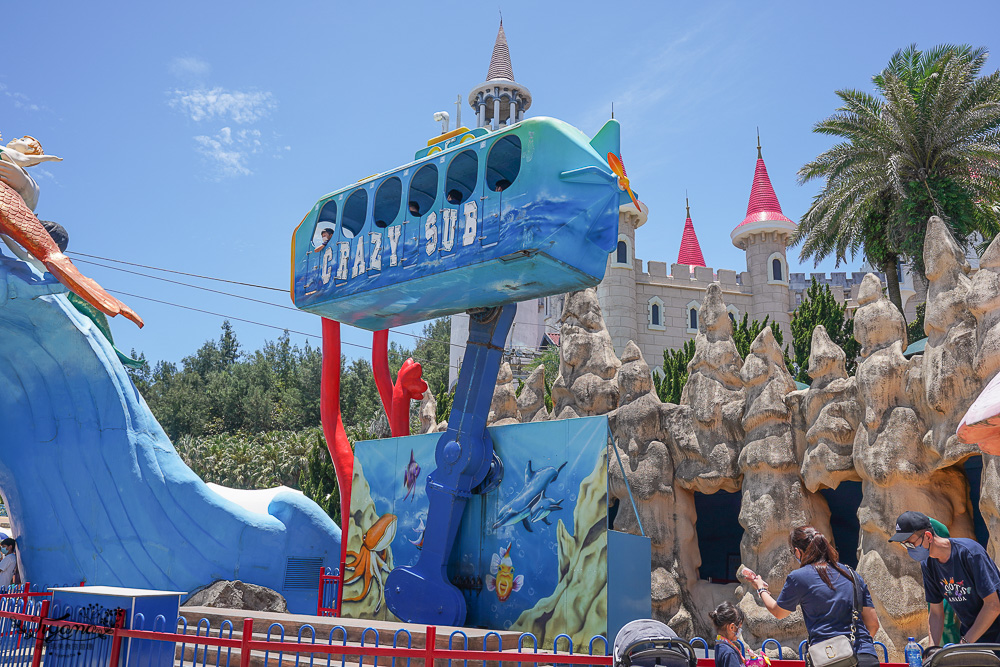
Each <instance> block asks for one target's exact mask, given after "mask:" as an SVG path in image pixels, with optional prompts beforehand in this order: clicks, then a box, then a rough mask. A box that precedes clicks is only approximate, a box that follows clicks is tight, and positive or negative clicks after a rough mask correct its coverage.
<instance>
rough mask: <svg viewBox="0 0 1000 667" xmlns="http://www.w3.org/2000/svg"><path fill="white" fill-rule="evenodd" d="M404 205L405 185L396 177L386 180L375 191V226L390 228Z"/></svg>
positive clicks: (373, 213)
mask: <svg viewBox="0 0 1000 667" xmlns="http://www.w3.org/2000/svg"><path fill="white" fill-rule="evenodd" d="M402 203H403V183H402V182H401V181H400V180H399V178H398V177H396V176H393V177H391V178H387V179H385V181H383V182H382V185H380V186H378V190H376V191H375V206H374V207H373V209H372V217H374V218H375V226H376V227H388V226H389V225H391V224H392V223H394V222H395V221H396V216H398V215H399V207H400V204H402Z"/></svg>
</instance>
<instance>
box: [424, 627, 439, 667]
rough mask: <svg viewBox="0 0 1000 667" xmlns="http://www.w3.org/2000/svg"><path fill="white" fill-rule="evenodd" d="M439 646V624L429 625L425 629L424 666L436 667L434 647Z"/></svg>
mask: <svg viewBox="0 0 1000 667" xmlns="http://www.w3.org/2000/svg"><path fill="white" fill-rule="evenodd" d="M436 648H437V626H434V625H428V626H427V630H425V631H424V667H434V649H436Z"/></svg>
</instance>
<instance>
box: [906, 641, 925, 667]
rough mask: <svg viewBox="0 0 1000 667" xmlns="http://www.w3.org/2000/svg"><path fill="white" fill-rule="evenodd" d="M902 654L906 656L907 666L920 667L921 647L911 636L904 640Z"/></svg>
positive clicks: (922, 662) (922, 661)
mask: <svg viewBox="0 0 1000 667" xmlns="http://www.w3.org/2000/svg"><path fill="white" fill-rule="evenodd" d="M903 655H904V656H906V664H907V665H908V667H922V665H923V664H924V659H923V649H921V648H920V644H918V643H917V641H916V640H915V639H914V638H913V637H910V641H908V642H906V648H905V649H903Z"/></svg>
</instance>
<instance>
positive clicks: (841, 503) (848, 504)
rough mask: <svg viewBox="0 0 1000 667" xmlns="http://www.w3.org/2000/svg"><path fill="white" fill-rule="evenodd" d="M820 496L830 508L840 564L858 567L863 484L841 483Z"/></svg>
mask: <svg viewBox="0 0 1000 667" xmlns="http://www.w3.org/2000/svg"><path fill="white" fill-rule="evenodd" d="M820 495H822V496H823V498H825V499H826V504H827V505H829V506H830V527H831V528H832V529H833V535H832V537H833V544H834V546H836V547H837V553H838V554H839V555H840V562H842V563H846V564H847V565H850V566H851V567H857V566H858V541H859V539H860V538H861V522H860V521H859V520H858V508H859V507H861V482H841V483H840V484H838V485H837V488H836V489H822V490H821V491H820Z"/></svg>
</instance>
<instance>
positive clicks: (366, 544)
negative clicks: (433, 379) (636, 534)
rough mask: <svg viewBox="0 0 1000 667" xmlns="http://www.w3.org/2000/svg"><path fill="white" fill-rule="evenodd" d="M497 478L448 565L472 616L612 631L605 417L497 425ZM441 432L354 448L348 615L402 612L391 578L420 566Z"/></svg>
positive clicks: (525, 627) (486, 621)
mask: <svg viewBox="0 0 1000 667" xmlns="http://www.w3.org/2000/svg"><path fill="white" fill-rule="evenodd" d="M489 432H490V435H491V437H492V439H493V443H494V450H495V452H496V453H497V455H498V457H499V458H500V460H501V461H502V462H503V468H504V476H503V481H502V482H501V484H500V486H499V487H497V488H496V489H494V490H493V491H491V492H490V493H488V494H486V495H484V496H480V495H473V496H472V497H471V498H470V499H469V502H468V504H467V505H466V507H465V511H464V514H463V516H462V524H461V527H460V529H459V532H458V537H457V539H456V541H455V547H454V549H453V550H452V554H451V558H450V560H449V565H448V577H449V579H450V581H451V582H452V583H453V584H455V585H456V586H457V587H458V588H459V589H460V590H462V592H463V594H464V595H465V598H466V603H467V607H468V616H467V618H466V622H465V625H467V626H470V627H483V628H490V629H495V630H520V631H526V632H528V631H530V632H534V633H535V634H536V636H538V638H539V640H540V641H545V639H544V638H545V637H549V638H550V639H549V641H551V637H555V635H557V634H560V633H566V634H569V635H570V636H571V637H573V641H574V643H576V642H578V641H585V640H588V639H589V638H590V637H591V636H592V635H595V634H601V633H605V632H606V631H607V623H606V617H607V567H608V561H607V512H608V497H607V465H608V463H607V444H608V426H607V419H606V418H603V417H594V418H581V419H566V420H559V421H551V422H535V423H530V424H512V425H509V426H497V427H491V428H490V429H489ZM440 437H441V434H440V433H429V434H424V435H415V436H409V437H405V438H386V439H383V440H370V441H365V442H359V443H357V444H356V446H355V450H354V455H355V466H354V480H353V485H352V490H351V494H352V495H351V516H350V517H349V520H348V521H347V522H346V523H347V526H346V532H347V539H348V552H349V553H348V559H347V569H346V572H345V589H344V606H343V613H344V615H345V616H349V617H354V618H378V619H388V620H394V619H395V617H394V616H393V615H392V612H391V611H390V610H389V609H387V607H386V604H385V597H384V590H383V582H384V581H385V578H386V576H387V575H388V573H389V572H390V571H391V570H392V569H393V568H394V567H398V566H400V565H412V564H414V563H416V561H417V558H418V557H419V554H420V550H421V549H422V547H423V531H424V527H425V524H426V521H427V507H428V502H427V493H426V488H425V487H426V483H427V474H428V473H429V472H432V471H433V470H434V469H435V467H436V464H435V461H434V453H435V449H436V447H437V442H438V439H439V438H440Z"/></svg>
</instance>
